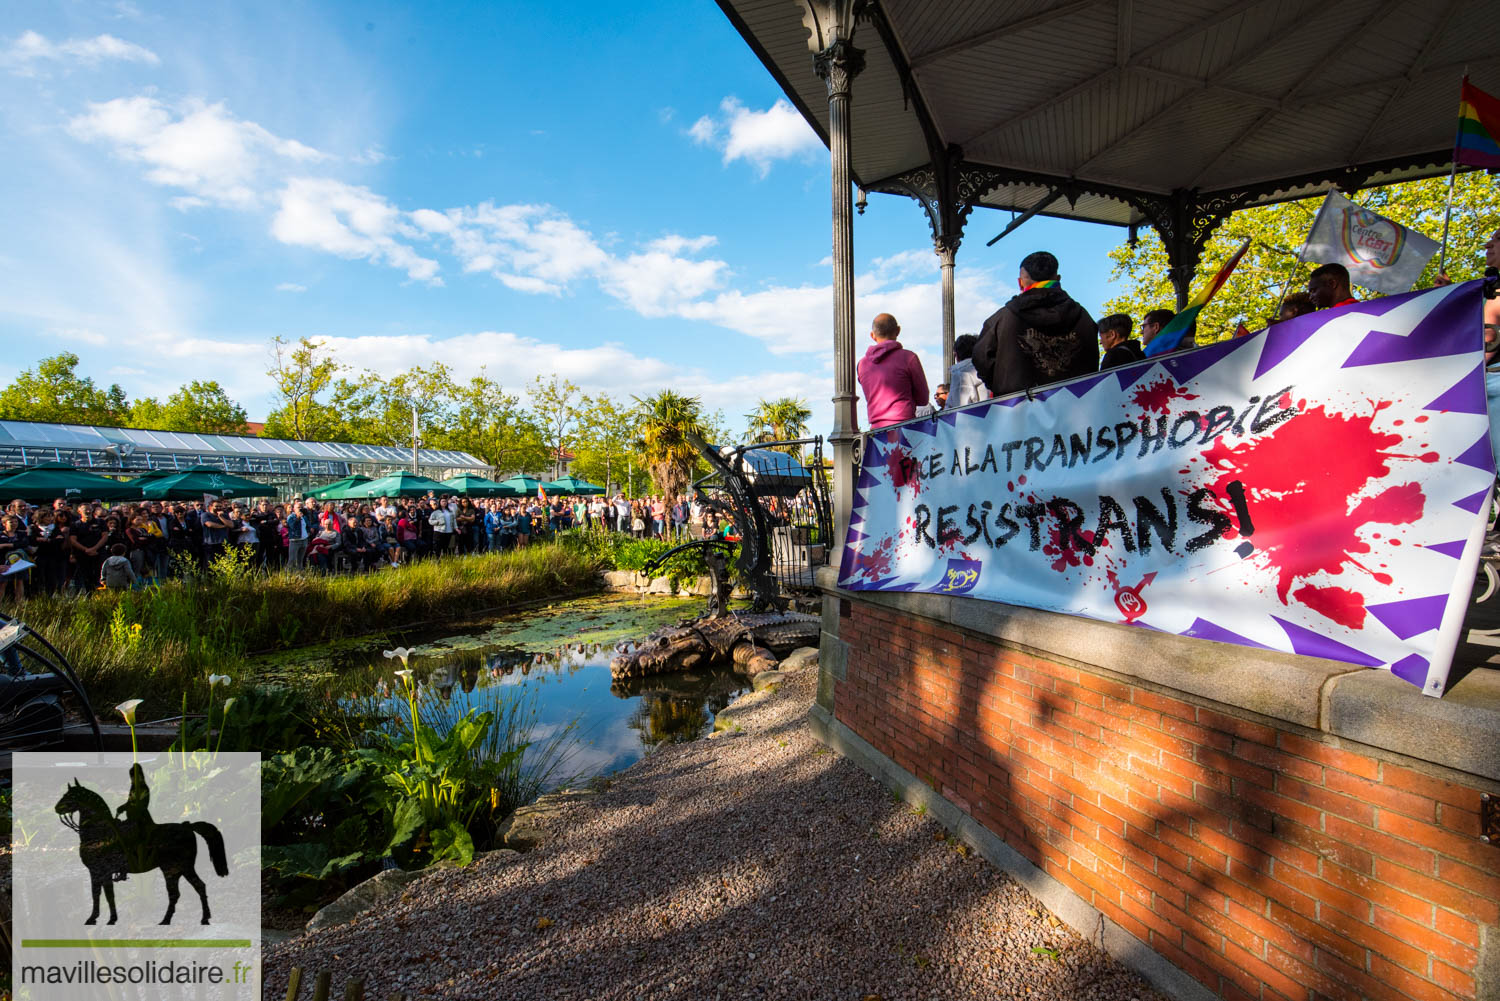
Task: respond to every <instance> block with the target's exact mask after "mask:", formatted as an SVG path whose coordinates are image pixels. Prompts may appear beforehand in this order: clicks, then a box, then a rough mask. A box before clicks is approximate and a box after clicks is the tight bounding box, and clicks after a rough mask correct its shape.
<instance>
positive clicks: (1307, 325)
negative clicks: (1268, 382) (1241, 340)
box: [1248, 313, 1328, 379]
mask: <svg viewBox="0 0 1500 1001" xmlns="http://www.w3.org/2000/svg"><path fill="white" fill-rule="evenodd" d="M1327 322H1328V317H1327V316H1326V315H1324V314H1320V313H1307V314H1305V315H1303V316H1299V317H1296V318H1295V319H1291V320H1287V321H1286V322H1285V323H1278V324H1276V325H1275V326H1274V327H1267V328H1266V329H1265V331H1264V332H1262V333H1259V334H1254V335H1252V336H1251V337H1250V338H1248V340H1255V339H1256V338H1261V337H1263V338H1265V344H1264V346H1263V347H1262V348H1261V349H1260V361H1259V362H1257V363H1256V365H1255V375H1254V378H1256V379H1259V378H1260V377H1261V376H1263V375H1265V374H1266V373H1267V372H1269V371H1271V369H1273V368H1275V367H1276V366H1277V365H1280V364H1281V363H1282V362H1284V361H1286V360H1287V359H1288V358H1290V357H1291V356H1292V355H1293V354H1294V353H1296V351H1297V349H1298V348H1300V347H1301V346H1302V345H1304V344H1306V343H1307V340H1308V338H1310V337H1312V335H1313V334H1315V333H1317V332H1318V331H1319V330H1321V329H1322V328H1323V324H1325V323H1327Z"/></svg>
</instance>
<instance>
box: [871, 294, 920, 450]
mask: <svg viewBox="0 0 1500 1001" xmlns="http://www.w3.org/2000/svg"><path fill="white" fill-rule="evenodd" d="M900 336H901V325H900V324H898V323H897V322H896V318H895V317H894V316H892V315H891V314H889V313H881V314H880V315H878V316H876V317H875V319H874V320H873V321H872V322H871V324H870V340H872V341H874V342H875V343H873V344H871V345H870V346H869V347H868V348H866V349H865V356H864V357H863V358H861V359H860V360H859V388H860V391H861V392H862V393H864V397H865V411H866V414H867V416H868V417H869V421H870V427H871V428H882V427H888V426H889V425H891V424H900V423H901V422H902V421H909V420H911V419H912V418H913V417H915V416H916V413H917V408H918V407H925V406H926V405H927V376H926V375H925V374H924V373H923V372H922V362H921V361H920V360H918V358H917V356H916V354H915V352H912V351H908V350H906V349H905V348H903V347H902V346H901V342H900V341H899V340H897V338H899V337H900Z"/></svg>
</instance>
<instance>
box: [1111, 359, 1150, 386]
mask: <svg viewBox="0 0 1500 1001" xmlns="http://www.w3.org/2000/svg"><path fill="white" fill-rule="evenodd" d="M1155 364H1156V362H1154V361H1149V360H1148V361H1138V362H1132V363H1131V364H1129V365H1121V366H1120V367H1119V368H1117V369H1112V371H1113V372H1114V373H1115V378H1116V379H1119V380H1120V388H1121V389H1122V390H1123V389H1129V388H1130V387H1131V386H1134V385H1135V384H1136V383H1137V382H1139V381H1140V378H1141V376H1143V375H1145V374H1146V373H1147V372H1149V371H1151V366H1152V365H1155Z"/></svg>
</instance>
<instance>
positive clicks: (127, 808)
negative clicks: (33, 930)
mask: <svg viewBox="0 0 1500 1001" xmlns="http://www.w3.org/2000/svg"><path fill="white" fill-rule="evenodd" d="M150 803H151V789H150V787H149V786H147V785H146V773H145V771H144V770H143V769H142V768H141V766H140V765H139V764H135V765H131V766H130V796H129V798H127V799H126V801H125V803H124V805H122V806H121V807H120V808H119V809H118V810H116V811H113V812H111V810H110V808H109V804H108V803H106V802H105V801H104V797H103V796H100V795H99V794H98V793H96V792H94V791H93V790H92V789H90V788H88V787H87V786H85V785H83V784H82V783H80V782H79V781H78V780H77V779H74V780H73V781H72V783H71V784H70V785H69V786H68V788H67V791H66V792H64V793H63V797H62V799H60V800H58V801H57V806H56V807H55V809H56V811H57V816H58V819H59V820H60V821H61V822H62V824H63V826H65V827H68V828H70V829H71V830H74V831H77V832H78V854H79V857H80V858H81V859H82V860H83V865H84V868H86V869H88V871H89V881H90V884H91V889H92V891H93V895H94V910H93V913H91V914H90V915H89V918H88V920H87V921H85V922H84V924H89V925H91V924H96V923H97V922H98V920H99V891H100V890H103V891H104V897H105V899H106V900H108V901H109V924H114V923H115V921H116V914H115V888H114V884H115V882H116V881H118V880H123V879H125V878H126V876H127V875H128V874H130V873H141V872H150V871H151V870H152V869H160V870H161V874H162V878H163V879H164V880H165V881H166V884H167V914H166V916H165V917H163V918H162V919H161V923H162V924H164V925H169V924H171V923H172V912H173V911H175V910H176V909H177V898H178V896H179V895H180V894H179V891H178V889H177V882H178V880H180V879H186V880H187V881H188V883H189V884H190V885H191V886H192V887H193V889H195V890H197V891H198V899H199V900H200V901H202V903H203V924H208V923H209V920H208V917H209V913H208V889H207V887H205V886H204V884H203V880H202V879H201V878H200V877H199V876H198V873H197V872H196V871H195V870H194V869H193V862H194V861H195V860H196V859H197V857H198V841H197V839H196V838H195V837H194V835H195V834H198V835H202V836H203V840H204V841H205V842H207V843H208V855H209V858H210V859H211V860H212V861H213V866H214V872H215V873H217V874H218V875H220V876H227V875H229V861H228V859H226V858H225V856H224V838H223V836H222V835H221V834H220V833H219V829H218V828H217V827H215V826H214V825H213V824H208V823H204V822H202V821H198V822H195V823H184V824H158V823H156V822H155V821H153V820H152V819H151V811H150V809H149V806H150ZM119 814H124V815H125V819H124V820H120V819H118V815H119Z"/></svg>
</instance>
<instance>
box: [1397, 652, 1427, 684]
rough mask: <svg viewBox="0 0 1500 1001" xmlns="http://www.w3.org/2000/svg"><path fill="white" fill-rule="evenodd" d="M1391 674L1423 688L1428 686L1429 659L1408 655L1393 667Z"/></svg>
mask: <svg viewBox="0 0 1500 1001" xmlns="http://www.w3.org/2000/svg"><path fill="white" fill-rule="evenodd" d="M1391 673H1392V674H1394V675H1395V676H1396V677H1398V678H1400V679H1401V680H1402V681H1408V682H1411V683H1412V684H1413V685H1416V686H1417V687H1418V688H1422V687H1424V686H1426V684H1427V658H1425V657H1421V656H1418V655H1417V654H1414V653H1413V654H1408V655H1406V656H1405V657H1402V658H1401V659H1400V660H1398V661H1396V663H1394V664H1392V665H1391Z"/></svg>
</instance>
